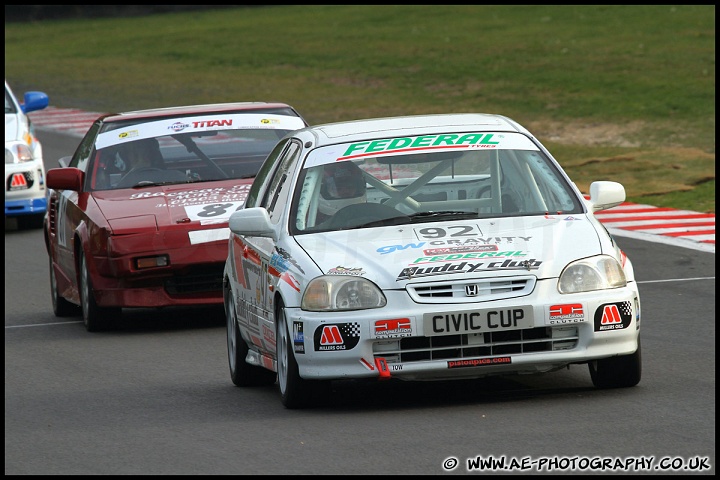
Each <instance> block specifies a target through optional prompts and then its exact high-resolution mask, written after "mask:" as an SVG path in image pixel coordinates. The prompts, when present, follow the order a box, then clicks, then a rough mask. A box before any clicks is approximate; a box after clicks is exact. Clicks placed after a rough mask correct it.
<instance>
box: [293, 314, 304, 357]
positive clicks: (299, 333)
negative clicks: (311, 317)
mask: <svg viewBox="0 0 720 480" xmlns="http://www.w3.org/2000/svg"><path fill="white" fill-rule="evenodd" d="M293 350H294V351H295V353H305V335H304V334H303V323H302V322H293Z"/></svg>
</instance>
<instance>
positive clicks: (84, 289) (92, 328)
mask: <svg viewBox="0 0 720 480" xmlns="http://www.w3.org/2000/svg"><path fill="white" fill-rule="evenodd" d="M80 304H81V307H82V316H83V323H84V324H85V329H86V330H87V331H88V332H100V331H103V330H107V329H108V328H109V327H110V326H111V325H112V323H113V322H114V321H115V320H116V319H117V318H118V317H119V316H120V311H121V309H120V308H117V307H113V308H103V307H99V306H98V304H97V303H95V295H94V294H93V287H92V279H91V278H90V272H88V267H87V260H86V259H85V253H84V252H82V251H81V252H80Z"/></svg>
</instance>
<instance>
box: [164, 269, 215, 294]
mask: <svg viewBox="0 0 720 480" xmlns="http://www.w3.org/2000/svg"><path fill="white" fill-rule="evenodd" d="M224 267H225V265H224V264H222V263H219V264H217V265H200V266H195V267H190V268H189V269H187V270H185V271H184V272H183V273H182V274H176V275H173V276H172V277H171V278H169V279H168V280H166V281H165V290H166V291H167V292H168V293H169V294H170V295H183V294H192V293H202V292H221V291H222V278H223V268H224Z"/></svg>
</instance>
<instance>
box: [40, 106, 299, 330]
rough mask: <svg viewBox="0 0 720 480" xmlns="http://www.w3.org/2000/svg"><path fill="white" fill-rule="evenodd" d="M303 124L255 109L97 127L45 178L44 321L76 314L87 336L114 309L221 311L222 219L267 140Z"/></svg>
mask: <svg viewBox="0 0 720 480" xmlns="http://www.w3.org/2000/svg"><path fill="white" fill-rule="evenodd" d="M306 126H307V123H306V122H305V120H304V119H303V118H302V117H301V116H300V114H299V113H298V112H297V111H296V110H295V109H294V108H293V107H291V106H289V105H286V104H283V103H264V102H252V103H251V102H247V103H223V104H215V105H197V106H185V107H174V108H162V109H154V110H143V111H135V112H126V113H120V114H109V115H104V116H102V117H100V118H98V119H97V120H96V121H95V122H94V123H93V125H92V126H91V127H90V129H89V130H88V132H87V133H86V134H85V136H84V138H83V139H82V140H81V141H80V144H79V146H78V148H77V150H76V151H75V154H74V155H73V156H72V157H63V158H61V159H60V160H59V164H60V168H53V169H50V170H48V172H47V186H48V188H49V190H50V194H49V200H48V210H47V214H46V216H45V220H44V233H45V244H46V247H47V252H48V256H49V261H50V287H51V296H52V305H53V312H54V313H55V315H56V316H58V317H64V316H71V315H79V313H80V311H82V316H83V321H84V323H85V328H86V329H87V330H88V331H98V330H102V329H103V328H107V327H108V326H109V325H110V324H111V321H112V320H113V319H115V318H117V317H118V316H119V314H120V313H121V310H122V308H132V307H140V308H151V307H167V306H190V305H193V306H198V305H215V304H216V305H222V303H223V290H222V278H223V267H224V265H225V260H226V259H227V254H228V238H229V235H230V230H229V228H228V218H229V217H230V214H231V213H233V212H234V211H235V210H236V209H238V207H240V206H242V205H243V203H244V201H245V197H246V196H247V193H248V191H249V189H250V185H251V183H252V181H253V179H254V178H255V176H256V175H257V174H258V171H259V170H260V167H261V165H262V163H263V161H264V160H265V157H266V156H267V155H268V154H269V153H270V152H271V151H272V149H273V147H274V146H275V145H276V144H277V143H278V141H279V140H280V139H281V138H283V137H284V136H285V135H286V134H288V133H290V132H292V131H294V130H297V129H300V128H303V127H306ZM272 164H273V163H269V164H268V165H272Z"/></svg>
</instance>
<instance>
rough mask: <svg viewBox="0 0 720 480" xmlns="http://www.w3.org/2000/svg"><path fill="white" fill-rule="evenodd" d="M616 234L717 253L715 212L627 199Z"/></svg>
mask: <svg viewBox="0 0 720 480" xmlns="http://www.w3.org/2000/svg"><path fill="white" fill-rule="evenodd" d="M101 115H103V113H100V112H87V111H84V110H78V109H73V108H57V107H52V106H50V107H48V108H46V109H44V110H40V111H38V112H33V113H31V114H30V115H29V116H30V118H31V120H32V122H33V124H34V125H35V127H36V128H38V129H47V130H51V131H54V132H58V133H65V134H68V135H72V136H76V137H82V136H83V135H84V134H85V132H87V130H88V128H89V127H90V125H91V124H92V122H93V121H94V120H95V119H97V118H98V117H99V116H101ZM595 215H596V217H597V218H598V219H599V220H600V221H601V222H603V224H604V225H605V226H606V227H607V229H608V231H609V232H610V233H611V234H612V235H617V236H621V237H631V238H636V239H639V240H646V241H651V242H658V243H665V244H668V245H675V246H680V247H686V248H692V249H696V250H702V251H706V252H712V253H715V214H714V213H700V212H693V211H689V210H674V209H671V208H659V207H653V206H652V205H642V204H635V203H630V202H625V203H623V204H621V205H619V206H617V207H615V208H611V209H609V210H605V211H602V212H598V213H596V214H595Z"/></svg>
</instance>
